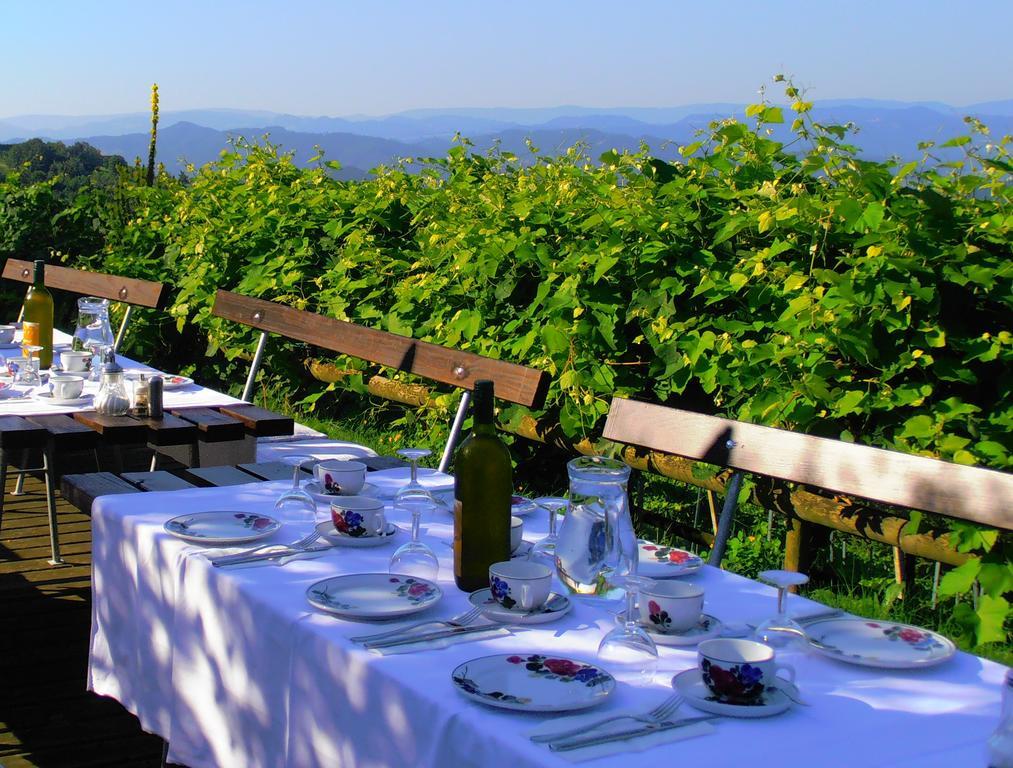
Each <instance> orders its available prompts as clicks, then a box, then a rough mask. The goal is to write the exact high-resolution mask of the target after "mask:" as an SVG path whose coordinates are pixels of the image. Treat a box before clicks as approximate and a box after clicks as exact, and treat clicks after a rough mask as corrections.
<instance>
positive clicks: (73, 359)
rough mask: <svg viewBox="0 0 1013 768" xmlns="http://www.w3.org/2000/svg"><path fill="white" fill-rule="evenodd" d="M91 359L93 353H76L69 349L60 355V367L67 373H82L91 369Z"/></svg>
mask: <svg viewBox="0 0 1013 768" xmlns="http://www.w3.org/2000/svg"><path fill="white" fill-rule="evenodd" d="M91 358H92V354H91V352H76V351H74V350H71V349H68V350H66V351H64V352H61V353H60V365H62V366H63V370H65V371H77V372H79V373H81V372H84V371H88V370H90V369H91Z"/></svg>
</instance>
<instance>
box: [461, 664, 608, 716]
mask: <svg viewBox="0 0 1013 768" xmlns="http://www.w3.org/2000/svg"><path fill="white" fill-rule="evenodd" d="M451 679H452V680H453V682H454V686H455V687H456V688H457V690H458V691H460V692H461V693H462V694H463V695H464V696H466V697H467V698H469V699H472V700H474V701H477V702H480V703H482V704H488V705H489V706H492V707H500V708H502V709H516V710H519V711H521V712H566V711H568V710H573V709H586V708H587V707H593V706H594V705H596V704H599V703H601V702H602V701H604V700H605V699H606V698H607V697H608V695H609V694H610V693H612V691H614V690H615V687H616V681H615V678H613V677H612V675H610V674H609V673H608V672H606V671H605V670H604V669H602V668H601V667H599V666H597V665H595V664H590V663H588V662H586V661H581V660H579V659H566V658H563V657H560V656H545V655H543V654H538V653H533V654H509V655H507V654H504V655H502V656H483V657H481V658H478V659H472V660H471V661H466V662H464V664H462V665H461V666H459V667H458V668H457V669H455V670H454V671H453V672H452V673H451Z"/></svg>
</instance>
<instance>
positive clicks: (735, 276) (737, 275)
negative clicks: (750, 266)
mask: <svg viewBox="0 0 1013 768" xmlns="http://www.w3.org/2000/svg"><path fill="white" fill-rule="evenodd" d="M748 280H749V278H747V277H746V276H745V275H744V274H742V273H741V272H733V273H732V274H731V275H729V276H728V284H729V285H730V286H731V287H732V288H734V289H735V290H736V291H737V290H739V288H741V287H742V286H744V285H745V284H746V282H747V281H748Z"/></svg>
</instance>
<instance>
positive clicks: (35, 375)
mask: <svg viewBox="0 0 1013 768" xmlns="http://www.w3.org/2000/svg"><path fill="white" fill-rule="evenodd" d="M23 349H24V351H25V357H26V360H25V367H24V368H23V369H22V371H21V373H20V375H19V376H18V383H19V384H24V385H25V386H26V387H38V386H40V385H41V384H42V377H41V376H39V369H38V368H36V367H35V355H36V354H38V353H39V352H41V351H42V347H41V346H39V345H38V344H25V345H24V346H23Z"/></svg>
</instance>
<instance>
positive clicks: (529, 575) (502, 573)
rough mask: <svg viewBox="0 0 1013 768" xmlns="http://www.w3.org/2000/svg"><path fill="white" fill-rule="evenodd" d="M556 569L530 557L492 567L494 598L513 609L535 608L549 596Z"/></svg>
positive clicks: (507, 561) (490, 571)
mask: <svg viewBox="0 0 1013 768" xmlns="http://www.w3.org/2000/svg"><path fill="white" fill-rule="evenodd" d="M551 588H552V571H551V570H549V566H547V565H543V564H542V563H533V562H531V561H530V560H506V561H504V562H502V563H493V564H492V565H490V566H489V589H490V591H491V592H492V596H493V599H494V600H495V601H496V602H497V603H499V604H500V605H502V606H503V607H504V608H506V609H507V610H509V611H520V612H526V611H533V610H534V609H535V608H538V607H539V606H540V605H543V604H544V603H545V601H546V600H547V599H548V598H549V592H550V590H551Z"/></svg>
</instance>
